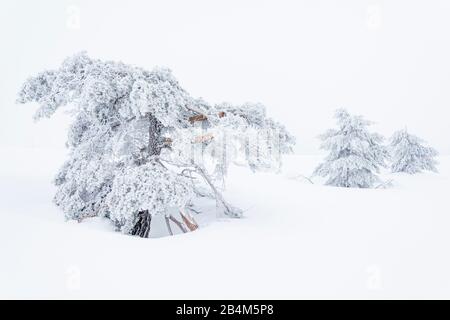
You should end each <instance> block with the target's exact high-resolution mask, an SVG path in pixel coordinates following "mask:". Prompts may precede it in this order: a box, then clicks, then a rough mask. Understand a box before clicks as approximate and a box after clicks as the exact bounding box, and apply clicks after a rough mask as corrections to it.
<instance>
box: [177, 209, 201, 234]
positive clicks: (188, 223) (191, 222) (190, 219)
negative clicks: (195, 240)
mask: <svg viewBox="0 0 450 320" xmlns="http://www.w3.org/2000/svg"><path fill="white" fill-rule="evenodd" d="M180 215H181V218H182V219H183V221H184V224H185V225H186V226H187V227H188V228H189V230H191V231H194V230H197V229H198V224H197V222H195V220H194V218H193V217H192V216H191V215H189V217H188V216H187V214H186V215H185V214H183V212H181V211H180Z"/></svg>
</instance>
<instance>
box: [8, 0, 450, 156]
mask: <svg viewBox="0 0 450 320" xmlns="http://www.w3.org/2000/svg"><path fill="white" fill-rule="evenodd" d="M449 17H450V1H445V0H441V1H439V0H435V1H425V0H423V1H412V0H389V1H376V0H371V1H367V0H353V1H350V0H345V1H332V0H328V1H317V0H314V1H313V0H308V1H261V0H255V1H242V0H241V1H237V0H228V1H211V0H209V1H208V0H194V1H192V0H191V1H181V0H180V1H167V0H164V1H137V0H136V1H111V0H108V1H106V0H105V1H99V0H98V1H50V0H41V1H31V0H30V1H24V0H21V1H17V0H15V1H12V0H6V1H5V0H4V1H2V2H1V4H0V39H1V47H2V50H1V58H2V59H0V70H1V76H0V93H1V95H0V147H37V148H59V147H63V146H64V142H65V138H66V127H67V124H68V121H69V117H68V116H67V115H66V114H64V112H58V114H57V115H56V117H54V118H52V119H49V120H44V121H41V122H39V123H37V124H34V123H33V120H32V115H33V113H34V111H35V110H36V106H35V105H32V104H29V105H16V104H15V96H16V93H17V91H18V90H19V88H20V86H21V84H22V82H23V81H24V80H25V79H26V78H27V77H28V76H31V75H34V74H35V73H37V72H39V71H42V70H44V69H48V68H56V67H58V66H59V65H60V63H61V62H62V60H63V59H64V58H65V57H66V56H69V55H71V54H73V53H75V52H78V51H82V50H86V51H87V52H88V54H89V55H90V56H92V57H94V58H100V59H107V60H121V61H123V62H125V63H130V64H134V65H138V66H141V67H144V68H148V69H151V68H153V67H154V66H156V65H161V66H167V67H169V68H170V69H172V71H173V73H174V75H175V76H176V77H177V78H178V80H179V82H180V83H181V85H182V86H183V87H184V88H185V89H186V90H187V91H189V92H190V93H191V94H192V95H193V96H196V97H203V98H204V99H206V100H207V101H209V102H210V103H217V102H222V101H228V102H232V103H242V102H245V101H254V102H261V103H263V104H265V105H266V106H267V109H268V113H269V114H270V115H272V116H273V117H274V118H276V119H277V120H279V121H281V122H283V123H285V124H286V126H287V127H288V129H289V130H290V131H291V132H292V133H293V134H294V135H295V136H296V137H297V147H296V152H297V153H300V154H312V153H317V152H318V151H319V149H318V146H319V141H318V140H317V135H318V134H320V133H321V132H323V131H324V130H326V129H328V128H329V127H331V126H333V123H334V122H333V118H332V115H333V110H334V109H336V108H339V107H345V108H348V110H349V111H351V112H354V113H357V114H362V115H364V116H366V117H367V118H368V119H370V120H372V121H374V122H376V124H375V125H374V126H373V130H377V131H378V132H380V133H382V134H384V135H386V136H389V135H390V134H391V133H392V132H393V131H394V130H396V129H400V128H404V127H405V126H407V127H408V130H409V131H410V132H412V133H415V134H417V135H419V136H421V137H423V138H424V139H426V140H427V141H428V142H429V143H430V144H431V145H433V146H434V147H436V148H437V149H438V150H439V151H440V152H441V153H443V154H447V153H450V142H449V137H450V125H449V122H450V121H449V111H448V107H449V105H450V90H449V89H450V59H449V57H450V44H449V43H450V42H449V32H450V19H449Z"/></svg>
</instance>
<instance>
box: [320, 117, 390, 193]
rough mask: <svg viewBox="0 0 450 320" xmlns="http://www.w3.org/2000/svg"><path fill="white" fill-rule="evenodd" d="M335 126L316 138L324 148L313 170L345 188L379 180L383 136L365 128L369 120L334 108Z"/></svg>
mask: <svg viewBox="0 0 450 320" xmlns="http://www.w3.org/2000/svg"><path fill="white" fill-rule="evenodd" d="M335 118H336V120H337V123H338V128H337V129H331V130H328V131H327V132H326V133H325V134H323V135H322V136H321V137H320V138H321V140H322V141H323V142H322V145H321V148H322V149H325V150H328V151H329V154H328V156H327V157H326V158H325V161H324V162H323V163H322V164H320V165H319V166H318V167H317V168H316V169H315V172H314V174H316V175H319V176H323V177H327V178H328V180H327V182H326V183H327V184H328V185H332V186H337V187H347V188H370V187H372V186H373V185H374V183H375V182H377V181H379V178H378V176H377V175H376V173H378V171H379V168H380V167H384V166H385V162H384V161H385V159H386V156H387V151H386V149H385V147H384V146H383V145H382V141H383V138H382V137H381V136H380V135H378V134H376V133H371V132H369V131H368V129H367V127H368V126H369V125H370V124H371V123H370V122H369V121H367V120H365V119H363V118H362V117H360V116H352V115H350V114H349V113H348V112H347V111H346V110H344V109H339V110H337V111H336V114H335Z"/></svg>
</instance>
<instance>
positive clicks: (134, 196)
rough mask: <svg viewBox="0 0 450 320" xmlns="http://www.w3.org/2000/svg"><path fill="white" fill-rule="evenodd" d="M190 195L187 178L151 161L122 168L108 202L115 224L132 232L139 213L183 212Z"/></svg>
mask: <svg viewBox="0 0 450 320" xmlns="http://www.w3.org/2000/svg"><path fill="white" fill-rule="evenodd" d="M191 198H192V188H191V186H190V183H189V181H188V179H187V178H185V177H183V176H181V175H178V174H176V173H175V172H173V171H170V170H167V169H166V168H164V167H163V166H162V165H161V164H159V163H157V162H155V161H150V162H148V163H146V164H144V165H141V166H136V167H129V168H124V169H123V170H121V171H119V172H118V173H117V175H116V177H115V178H114V181H113V187H112V190H111V192H110V193H109V194H108V197H107V199H106V204H107V206H108V209H109V212H110V218H111V220H113V221H114V223H115V224H116V226H118V228H119V229H120V230H121V231H122V232H124V233H132V231H133V228H134V227H135V225H136V222H137V221H138V218H139V215H142V214H150V215H151V216H155V215H163V216H170V214H171V213H174V212H175V213H178V212H179V211H182V212H183V211H184V208H185V206H186V204H187V203H188V202H189V200H190V199H191Z"/></svg>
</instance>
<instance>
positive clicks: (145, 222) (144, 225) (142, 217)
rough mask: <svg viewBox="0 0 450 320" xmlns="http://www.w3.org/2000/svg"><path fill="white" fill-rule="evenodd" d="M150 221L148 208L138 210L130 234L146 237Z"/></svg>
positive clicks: (148, 232)
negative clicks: (136, 218)
mask: <svg viewBox="0 0 450 320" xmlns="http://www.w3.org/2000/svg"><path fill="white" fill-rule="evenodd" d="M151 222H152V216H151V215H150V213H149V212H148V210H145V211H140V212H139V213H138V220H137V222H136V224H135V225H134V227H133V229H132V230H131V234H132V235H135V236H139V237H141V238H148V235H149V234H150V224H151Z"/></svg>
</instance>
